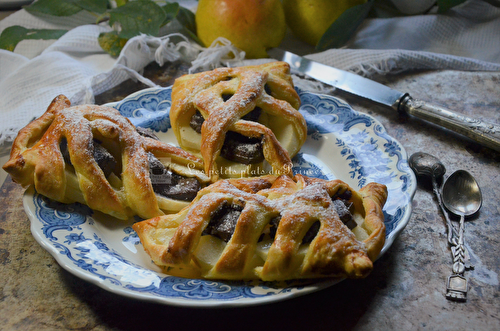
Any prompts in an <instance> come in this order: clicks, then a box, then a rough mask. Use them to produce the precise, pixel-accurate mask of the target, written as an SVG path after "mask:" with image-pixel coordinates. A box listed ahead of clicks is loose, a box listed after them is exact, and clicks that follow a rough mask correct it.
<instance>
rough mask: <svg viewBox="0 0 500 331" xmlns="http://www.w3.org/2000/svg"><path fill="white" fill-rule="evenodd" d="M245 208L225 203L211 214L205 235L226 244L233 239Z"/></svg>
mask: <svg viewBox="0 0 500 331" xmlns="http://www.w3.org/2000/svg"><path fill="white" fill-rule="evenodd" d="M243 208H244V206H243V205H241V204H237V203H232V204H229V203H228V202H226V201H224V202H223V203H222V204H221V205H219V206H218V207H217V209H215V210H214V211H213V212H212V213H211V214H210V221H209V223H208V225H207V227H206V228H205V230H204V231H203V234H204V235H212V236H214V237H217V238H219V239H221V240H223V241H225V242H228V241H229V240H230V239H231V236H232V235H233V233H234V229H235V228H236V223H238V218H239V217H240V215H241V211H242V210H243Z"/></svg>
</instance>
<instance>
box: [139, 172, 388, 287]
mask: <svg viewBox="0 0 500 331" xmlns="http://www.w3.org/2000/svg"><path fill="white" fill-rule="evenodd" d="M253 181H258V185H253V184H249V183H253ZM248 187H250V188H251V189H248ZM241 188H243V189H245V188H247V189H246V190H242V189H241ZM346 190H350V191H351V192H352V196H351V198H350V199H349V201H350V202H352V203H353V204H354V217H355V219H356V223H357V226H356V227H355V228H353V230H352V231H351V230H349V228H348V227H347V226H346V225H344V223H343V222H342V221H341V220H340V218H339V215H338V213H337V211H336V209H335V207H334V206H333V203H332V197H335V196H337V195H338V194H342V193H343V192H345V191H346ZM386 199H387V189H386V187H385V186H384V185H381V184H377V183H370V184H368V185H367V186H365V187H363V188H362V189H361V190H360V191H359V192H356V191H354V190H353V189H352V188H350V187H349V186H348V185H347V184H346V183H344V182H342V181H340V180H332V181H326V180H321V179H312V178H307V177H304V176H301V175H297V176H295V179H291V178H290V177H288V176H280V177H275V176H267V177H264V178H255V179H252V178H250V179H238V180H220V181H218V182H216V183H215V184H212V185H210V186H208V187H206V188H204V189H203V190H202V191H200V192H199V194H198V196H197V198H196V199H195V200H194V201H193V202H192V203H191V205H190V206H189V207H186V208H185V209H183V210H182V211H181V212H179V213H178V214H176V215H168V216H160V217H156V218H153V219H150V220H146V221H142V222H138V223H136V224H134V226H133V228H134V230H135V231H136V232H137V233H138V235H139V237H140V239H141V242H142V244H143V246H144V249H145V250H146V252H147V253H148V254H149V255H150V256H151V258H152V260H153V261H154V262H155V263H156V264H157V265H159V266H162V267H164V268H165V271H166V272H167V273H169V274H172V275H177V276H183V277H191V278H207V279H234V280H242V279H243V280H245V279H261V280H264V281H274V280H289V279H304V278H321V277H348V278H361V277H365V276H367V275H368V273H369V272H370V271H371V270H372V268H373V261H374V260H375V259H376V257H377V256H378V254H379V253H380V251H381V249H382V247H383V245H384V240H385V226H384V215H383V212H382V207H383V205H384V204H385V201H386ZM242 201H244V208H243V210H242V211H241V214H240V216H239V218H238V221H237V224H236V227H235V230H234V233H233V234H232V237H231V238H230V240H229V241H228V242H227V243H224V242H223V241H221V240H219V239H218V238H215V237H213V236H211V235H202V234H203V231H204V229H205V228H206V227H207V225H208V224H209V222H210V217H211V215H212V213H213V212H214V210H216V208H217V207H218V206H220V205H221V204H222V203H224V202H228V203H229V204H231V203H235V202H236V203H241V202H242ZM277 216H280V217H281V220H280V222H279V226H278V228H277V232H276V235H275V238H274V240H271V241H269V242H267V243H266V242H265V240H264V241H263V242H259V238H260V237H261V235H262V233H263V232H264V231H265V229H266V227H267V226H268V224H269V223H270V221H271V220H272V219H273V218H275V217H277ZM317 221H319V222H320V223H321V225H320V228H319V231H318V233H317V234H316V236H315V237H314V239H313V240H312V241H311V242H310V243H306V244H304V243H302V238H303V237H304V236H305V234H306V232H307V231H308V230H309V228H310V227H311V225H312V224H313V223H315V222H317Z"/></svg>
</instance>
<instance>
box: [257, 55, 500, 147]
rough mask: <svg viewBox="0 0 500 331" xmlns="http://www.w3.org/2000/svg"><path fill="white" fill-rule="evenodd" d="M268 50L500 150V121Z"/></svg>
mask: <svg viewBox="0 0 500 331" xmlns="http://www.w3.org/2000/svg"><path fill="white" fill-rule="evenodd" d="M267 53H268V54H269V56H270V57H271V58H274V59H276V60H280V61H284V62H287V63H288V64H289V65H290V67H291V68H292V69H295V70H297V71H298V72H300V73H303V74H305V75H307V76H309V77H312V78H314V79H316V80H318V81H320V82H323V83H326V84H328V85H331V86H334V87H336V88H338V89H340V90H342V91H345V92H348V93H350V94H353V95H356V96H360V97H362V98H365V99H368V100H371V101H373V102H376V103H379V104H382V105H385V106H388V107H390V108H392V109H394V110H397V111H399V112H402V113H405V114H407V115H410V116H414V117H417V118H420V119H423V120H426V121H428V122H431V123H434V124H437V125H439V126H442V127H444V128H447V129H449V130H452V131H454V132H456V133H459V134H462V135H464V136H466V137H468V138H470V139H472V140H474V141H476V142H478V143H480V144H482V145H483V146H486V147H488V148H491V149H493V150H496V151H498V152H500V125H497V124H493V123H488V122H483V121H482V120H479V119H474V118H470V117H467V116H464V115H460V114H456V113H454V112H452V111H450V110H448V109H445V108H443V107H440V106H436V105H432V104H429V103H427V102H425V101H421V100H416V99H414V98H413V97H412V96H411V95H410V94H409V93H406V92H400V91H396V90H394V89H392V88H390V87H388V86H385V85H383V84H381V83H378V82H375V81H373V80H370V79H368V78H365V77H362V76H359V75H357V74H355V73H352V72H348V71H344V70H341V69H337V68H334V67H331V66H328V65H324V64H322V63H319V62H315V61H312V60H309V59H306V58H303V57H301V56H299V55H296V54H293V53H291V52H288V51H285V50H282V49H279V48H271V49H269V50H268V51H267Z"/></svg>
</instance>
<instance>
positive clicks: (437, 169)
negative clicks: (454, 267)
mask: <svg viewBox="0 0 500 331" xmlns="http://www.w3.org/2000/svg"><path fill="white" fill-rule="evenodd" d="M408 164H409V166H410V168H411V169H412V170H413V171H414V172H415V175H417V177H420V178H424V179H427V180H428V179H431V181H432V190H433V191H434V195H435V196H436V198H437V201H438V204H439V207H440V208H441V211H442V213H443V215H444V218H445V220H446V225H447V227H448V243H449V244H450V245H453V241H452V237H453V234H456V230H455V228H454V227H453V226H452V225H451V221H450V219H449V217H448V213H447V212H446V209H445V208H444V205H443V201H442V198H441V193H440V190H439V186H438V182H439V183H440V182H441V180H442V178H443V176H444V174H445V173H446V168H445V167H444V165H443V164H442V163H441V161H439V159H438V158H436V157H434V156H432V155H430V154H427V153H424V152H417V153H414V154H413V155H412V156H410V159H409V160H408Z"/></svg>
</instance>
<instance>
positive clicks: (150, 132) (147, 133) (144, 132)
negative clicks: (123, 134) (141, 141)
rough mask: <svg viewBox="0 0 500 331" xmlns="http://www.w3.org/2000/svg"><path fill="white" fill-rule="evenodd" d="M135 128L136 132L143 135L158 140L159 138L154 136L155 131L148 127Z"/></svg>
mask: <svg viewBox="0 0 500 331" xmlns="http://www.w3.org/2000/svg"><path fill="white" fill-rule="evenodd" d="M135 129H136V131H137V133H138V134H140V135H141V136H143V137H147V138H151V139H154V140H160V138H158V137H157V136H156V134H155V132H154V131H153V130H152V129H150V128H143V127H140V126H138V127H136V128H135Z"/></svg>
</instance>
